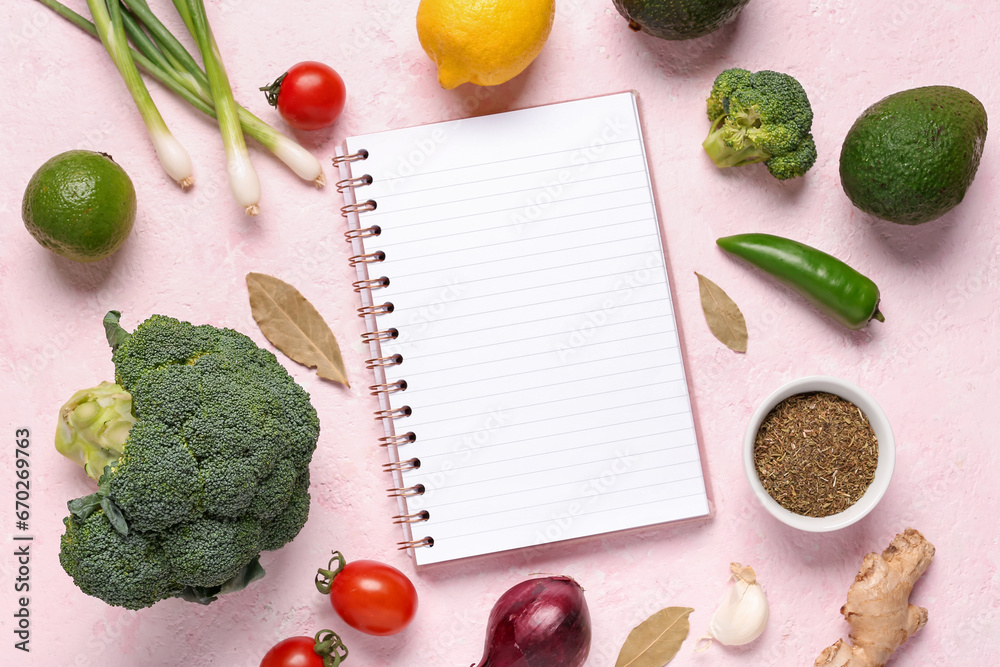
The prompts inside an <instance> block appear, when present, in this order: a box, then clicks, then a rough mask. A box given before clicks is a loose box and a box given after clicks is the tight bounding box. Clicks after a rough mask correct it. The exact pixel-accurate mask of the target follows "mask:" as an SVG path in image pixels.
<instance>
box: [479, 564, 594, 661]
mask: <svg viewBox="0 0 1000 667" xmlns="http://www.w3.org/2000/svg"><path fill="white" fill-rule="evenodd" d="M589 653H590V609H588V608H587V600H586V599H585V598H584V597H583V589H582V588H581V587H580V584H578V583H576V581H575V580H574V579H572V578H570V577H562V576H561V577H542V578H539V579H528V580H527V581H522V582H521V583H519V584H517V585H516V586H514V587H513V588H511V589H510V590H508V591H507V592H506V593H504V594H503V595H501V596H500V599H499V600H497V601H496V604H494V605H493V610H492V611H491V612H490V620H489V624H488V625H487V628H486V648H485V650H484V653H483V659H482V660H481V661H480V663H479V664H478V665H475V666H474V667H582V665H583V663H584V662H586V660H587V655H588V654H589Z"/></svg>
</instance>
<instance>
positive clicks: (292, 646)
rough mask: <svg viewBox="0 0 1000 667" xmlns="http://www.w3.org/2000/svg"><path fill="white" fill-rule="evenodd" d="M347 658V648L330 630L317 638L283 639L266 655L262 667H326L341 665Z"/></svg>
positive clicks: (324, 631) (322, 631)
mask: <svg viewBox="0 0 1000 667" xmlns="http://www.w3.org/2000/svg"><path fill="white" fill-rule="evenodd" d="M346 657H347V648H346V647H345V646H344V645H343V643H342V642H341V641H340V637H338V636H337V634H336V633H334V632H331V631H330V630H321V631H320V632H318V633H316V636H315V637H289V638H288V639H283V640H282V641H280V642H278V643H277V644H275V645H274V646H272V647H271V650H270V651H268V652H267V653H265V654H264V659H263V660H262V661H261V663H260V667H324V665H339V664H340V663H341V662H342V661H343V659H344V658H346Z"/></svg>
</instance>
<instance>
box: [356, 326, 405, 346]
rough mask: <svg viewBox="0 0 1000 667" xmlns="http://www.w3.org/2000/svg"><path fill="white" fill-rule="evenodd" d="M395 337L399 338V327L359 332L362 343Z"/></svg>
mask: <svg viewBox="0 0 1000 667" xmlns="http://www.w3.org/2000/svg"><path fill="white" fill-rule="evenodd" d="M396 338H399V329H397V328H396V327H392V328H390V329H385V330H383V331H365V332H364V333H362V334H361V342H362V343H371V342H372V341H376V340H378V341H383V340H395V339H396Z"/></svg>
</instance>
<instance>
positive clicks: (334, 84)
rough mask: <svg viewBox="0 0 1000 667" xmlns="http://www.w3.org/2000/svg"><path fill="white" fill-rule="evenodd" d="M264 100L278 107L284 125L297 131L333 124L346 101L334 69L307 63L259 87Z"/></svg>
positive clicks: (294, 66)
mask: <svg viewBox="0 0 1000 667" xmlns="http://www.w3.org/2000/svg"><path fill="white" fill-rule="evenodd" d="M261 90H263V91H264V92H265V93H267V101H268V102H269V103H270V104H271V105H272V106H276V107H278V113H280V114H281V117H282V118H284V119H285V122H286V123H288V124H289V125H291V126H292V127H294V128H295V129H297V130H318V129H320V128H323V127H327V126H328V125H332V124H333V122H334V121H336V120H337V118H339V117H340V114H341V112H343V110H344V104H345V103H346V102H347V88H346V87H345V86H344V80H343V79H342V78H340V75H339V74H337V72H335V71H334V70H333V68H331V67H329V66H327V65H324V64H323V63H318V62H314V61H311V60H307V61H306V62H301V63H299V64H297V65H293V66H292V68H291V69H289V70H288V71H287V72H285V73H284V74H283V75H282V76H281V77H280V78H278V80H277V81H275V82H274V83H272V84H271V85H270V86H265V87H263V88H261Z"/></svg>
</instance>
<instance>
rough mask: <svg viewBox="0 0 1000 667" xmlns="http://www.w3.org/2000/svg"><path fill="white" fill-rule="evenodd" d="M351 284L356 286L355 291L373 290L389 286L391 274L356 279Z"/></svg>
mask: <svg viewBox="0 0 1000 667" xmlns="http://www.w3.org/2000/svg"><path fill="white" fill-rule="evenodd" d="M351 285H353V286H354V291H355V292H360V291H361V290H373V289H379V288H380V287H388V286H389V276H381V277H379V278H369V279H367V280H355V281H354V282H353V283H351Z"/></svg>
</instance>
